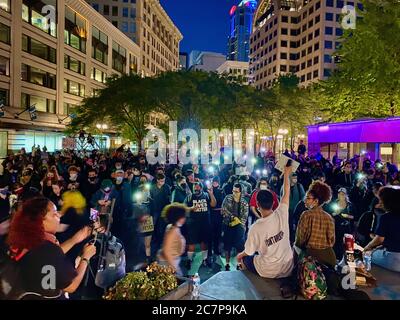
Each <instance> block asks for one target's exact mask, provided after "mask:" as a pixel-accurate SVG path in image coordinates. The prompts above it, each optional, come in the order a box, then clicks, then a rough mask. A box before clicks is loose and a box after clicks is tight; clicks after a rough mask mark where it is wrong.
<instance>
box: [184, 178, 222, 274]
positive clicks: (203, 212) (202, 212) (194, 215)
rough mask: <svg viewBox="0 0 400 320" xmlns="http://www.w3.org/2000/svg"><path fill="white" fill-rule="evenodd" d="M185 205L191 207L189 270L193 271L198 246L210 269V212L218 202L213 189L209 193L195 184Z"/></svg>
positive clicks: (200, 185)
mask: <svg viewBox="0 0 400 320" xmlns="http://www.w3.org/2000/svg"><path fill="white" fill-rule="evenodd" d="M185 205H186V206H188V207H189V210H190V213H189V216H188V221H187V225H188V226H187V229H188V234H187V235H188V238H187V239H186V240H187V243H188V252H187V258H188V259H187V263H186V267H187V269H189V270H190V269H191V266H192V261H193V256H194V252H195V246H196V244H200V247H201V255H202V261H203V265H204V266H208V267H210V266H211V265H210V261H209V260H208V259H207V258H208V248H207V244H208V243H209V241H210V238H209V236H210V234H209V230H210V229H211V228H210V211H211V208H215V206H216V205H217V201H216V199H215V197H214V193H213V188H211V187H210V188H208V189H207V192H204V191H203V185H202V184H201V183H200V182H195V183H194V185H193V194H190V195H189V196H188V197H187V198H186V200H185Z"/></svg>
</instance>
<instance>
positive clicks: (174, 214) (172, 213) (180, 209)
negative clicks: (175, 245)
mask: <svg viewBox="0 0 400 320" xmlns="http://www.w3.org/2000/svg"><path fill="white" fill-rule="evenodd" d="M187 211H188V207H186V206H185V205H183V204H181V203H172V204H170V205H168V206H166V207H165V208H164V209H163V211H162V213H161V216H162V217H163V218H164V219H165V220H166V221H167V222H168V223H170V224H173V225H174V224H175V223H176V222H177V221H178V220H179V219H181V218H184V217H186V213H187Z"/></svg>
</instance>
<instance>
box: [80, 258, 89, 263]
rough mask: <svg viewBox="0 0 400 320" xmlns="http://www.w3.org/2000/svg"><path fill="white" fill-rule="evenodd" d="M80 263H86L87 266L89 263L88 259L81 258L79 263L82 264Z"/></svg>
mask: <svg viewBox="0 0 400 320" xmlns="http://www.w3.org/2000/svg"><path fill="white" fill-rule="evenodd" d="M82 261H85V262H86V263H87V265H89V262H90V261H89V259H86V258H83V257H81V262H82Z"/></svg>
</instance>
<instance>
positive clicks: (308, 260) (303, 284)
mask: <svg viewBox="0 0 400 320" xmlns="http://www.w3.org/2000/svg"><path fill="white" fill-rule="evenodd" d="M297 277H298V282H299V289H300V292H301V294H302V295H303V297H304V298H305V299H307V300H323V299H325V298H326V297H327V295H328V293H327V291H328V288H327V283H326V279H325V276H324V273H323V271H322V268H321V267H320V266H319V264H318V263H317V261H316V260H315V259H314V258H313V257H311V256H303V257H300V259H299V266H298V274H297Z"/></svg>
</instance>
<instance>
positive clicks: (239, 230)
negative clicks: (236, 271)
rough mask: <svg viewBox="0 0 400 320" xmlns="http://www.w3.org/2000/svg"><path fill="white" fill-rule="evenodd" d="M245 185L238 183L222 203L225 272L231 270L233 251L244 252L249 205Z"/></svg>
mask: <svg viewBox="0 0 400 320" xmlns="http://www.w3.org/2000/svg"><path fill="white" fill-rule="evenodd" d="M242 187H243V185H242V184H240V183H237V184H235V185H234V186H233V190H232V192H233V194H230V195H227V196H226V197H225V199H224V202H223V203H222V210H221V213H222V217H223V233H224V237H223V242H224V250H225V259H226V265H225V271H229V270H230V258H231V251H232V249H233V248H234V249H236V252H237V253H239V252H242V251H243V249H244V233H245V230H246V221H247V215H248V212H249V205H248V203H247V201H246V199H245V195H244V194H243V189H242Z"/></svg>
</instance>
